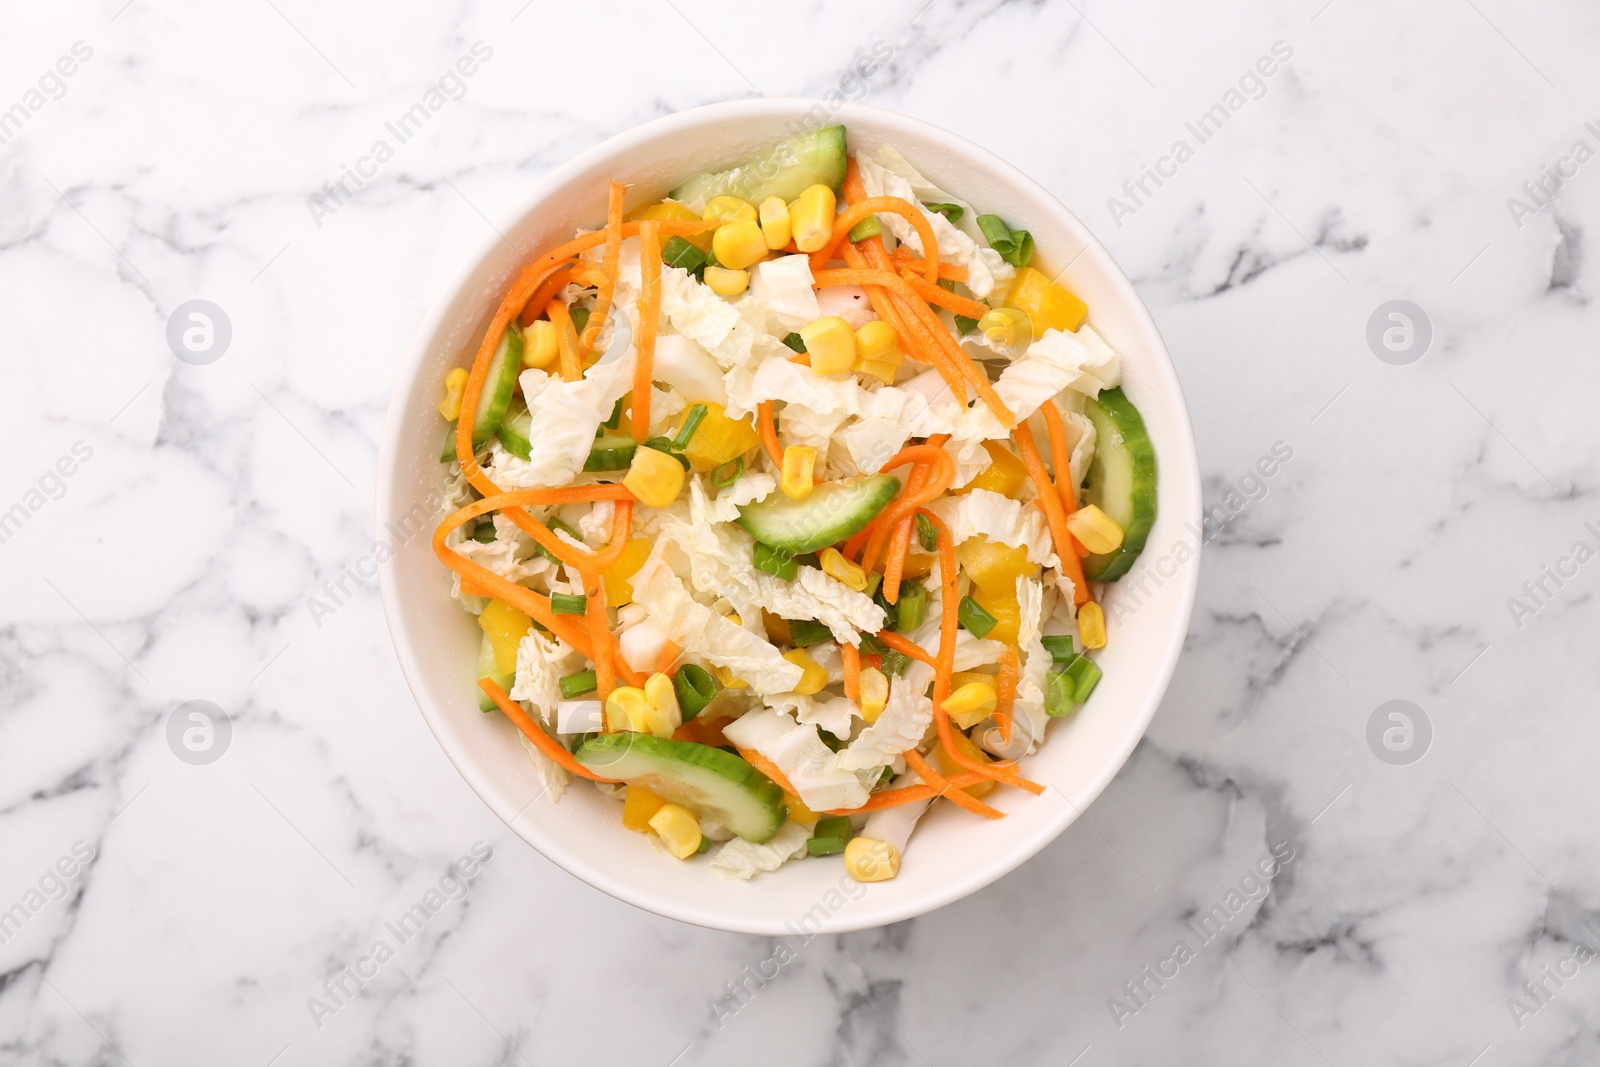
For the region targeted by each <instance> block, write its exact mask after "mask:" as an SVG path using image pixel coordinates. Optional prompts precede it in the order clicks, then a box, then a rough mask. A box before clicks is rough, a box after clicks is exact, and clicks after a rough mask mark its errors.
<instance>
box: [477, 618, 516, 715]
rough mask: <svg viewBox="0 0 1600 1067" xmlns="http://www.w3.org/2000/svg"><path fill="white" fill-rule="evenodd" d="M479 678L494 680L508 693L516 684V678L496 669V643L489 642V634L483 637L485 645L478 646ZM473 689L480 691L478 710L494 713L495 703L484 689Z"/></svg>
mask: <svg viewBox="0 0 1600 1067" xmlns="http://www.w3.org/2000/svg"><path fill="white" fill-rule="evenodd" d="M478 677H479V678H480V679H483V678H493V679H494V684H495V685H498V686H499V687H500V688H501V689H504V690H505V691H506V692H508V693H509V692H511V687H512V686H513V685H515V684H516V679H515V678H514V677H512V676H511V675H509V674H501V673H500V671H499V669H498V667H496V665H495V662H494V642H492V641H490V640H489V635H488V634H484V635H483V644H481V645H479V646H478ZM472 688H474V689H477V690H478V710H479V711H493V710H494V709H495V703H494V701H493V700H491V699H490V698H489V694H488V693H485V692H484V691H483V690H482V689H478V687H477V685H476V684H474V685H473V687H472Z"/></svg>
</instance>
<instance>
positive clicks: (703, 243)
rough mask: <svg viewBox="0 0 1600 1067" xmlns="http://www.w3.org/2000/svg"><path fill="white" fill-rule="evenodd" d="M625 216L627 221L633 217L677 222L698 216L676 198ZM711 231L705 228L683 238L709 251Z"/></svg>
mask: <svg viewBox="0 0 1600 1067" xmlns="http://www.w3.org/2000/svg"><path fill="white" fill-rule="evenodd" d="M625 217H626V218H627V219H628V221H629V222H632V221H633V220H634V219H656V220H658V221H661V222H669V221H673V220H676V221H679V222H689V221H697V220H699V218H700V216H699V215H696V214H695V213H694V212H693V211H690V210H689V209H688V208H687V207H685V206H683V205H682V204H680V203H678V202H677V201H676V200H663V201H661V202H660V203H659V204H651V205H650V206H649V207H647V208H640V209H638V210H636V211H630V212H628V214H627V215H626V216H625ZM712 232H713V231H711V230H706V231H705V232H703V233H696V234H690V235H688V236H686V237H684V240H685V241H688V242H689V243H690V244H692V245H694V246H695V247H696V248H698V249H699V250H700V251H702V252H709V251H711V236H712ZM662 243H663V244H665V243H666V242H665V241H663V242H662Z"/></svg>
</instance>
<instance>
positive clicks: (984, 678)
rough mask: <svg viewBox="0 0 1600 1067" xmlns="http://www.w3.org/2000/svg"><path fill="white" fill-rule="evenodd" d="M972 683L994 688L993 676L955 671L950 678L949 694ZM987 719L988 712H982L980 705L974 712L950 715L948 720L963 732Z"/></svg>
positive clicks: (978, 672)
mask: <svg viewBox="0 0 1600 1067" xmlns="http://www.w3.org/2000/svg"><path fill="white" fill-rule="evenodd" d="M974 682H976V683H977V684H979V685H987V686H990V687H991V688H992V687H993V686H994V675H992V674H985V673H984V672H983V671H956V672H955V673H954V674H952V675H951V676H950V692H952V693H955V692H958V691H959V690H960V689H961V687H962V686H964V685H969V684H971V683H974ZM988 717H989V712H987V711H985V710H983V706H982V705H981V704H980V705H979V706H978V708H977V710H976V711H970V712H965V713H962V714H959V715H951V716H950V720H951V721H952V722H954V723H955V724H956V725H957V726H959V727H961V728H962V729H963V730H970V729H972V728H973V727H974V726H976V725H978V723H980V722H982V721H983V720H984V719H987V718H988Z"/></svg>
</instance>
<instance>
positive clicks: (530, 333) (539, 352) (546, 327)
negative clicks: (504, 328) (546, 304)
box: [522, 319, 561, 370]
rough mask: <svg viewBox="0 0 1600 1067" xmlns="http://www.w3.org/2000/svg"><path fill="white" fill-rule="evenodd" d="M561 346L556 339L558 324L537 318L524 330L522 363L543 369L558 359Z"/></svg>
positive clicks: (536, 368)
mask: <svg viewBox="0 0 1600 1067" xmlns="http://www.w3.org/2000/svg"><path fill="white" fill-rule="evenodd" d="M560 348H561V346H560V345H559V344H558V343H557V341H556V324H555V323H553V322H551V321H550V320H549V319H536V320H534V321H533V322H530V323H529V324H528V325H527V326H525V327H523V330H522V365H523V366H524V367H533V368H534V369H535V370H543V369H544V368H546V367H548V366H550V364H552V363H554V362H555V361H556V356H557V355H558V354H559V353H560Z"/></svg>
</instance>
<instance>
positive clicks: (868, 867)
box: [844, 837, 900, 882]
mask: <svg viewBox="0 0 1600 1067" xmlns="http://www.w3.org/2000/svg"><path fill="white" fill-rule="evenodd" d="M844 869H845V870H846V871H849V872H850V877H852V878H854V879H855V880H856V881H858V882H887V881H888V880H889V879H891V878H893V877H894V876H895V875H897V874H899V873H900V850H899V849H897V848H895V847H894V846H893V845H891V844H890V843H889V842H887V841H875V840H873V839H872V838H870V837H852V838H851V839H850V843H849V844H848V845H846V846H844Z"/></svg>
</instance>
